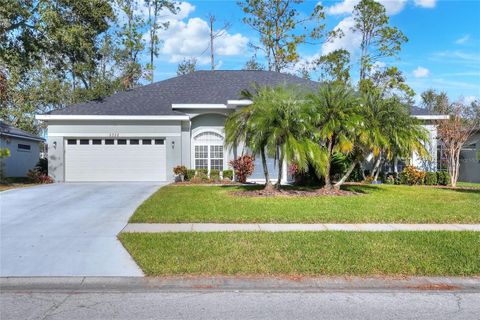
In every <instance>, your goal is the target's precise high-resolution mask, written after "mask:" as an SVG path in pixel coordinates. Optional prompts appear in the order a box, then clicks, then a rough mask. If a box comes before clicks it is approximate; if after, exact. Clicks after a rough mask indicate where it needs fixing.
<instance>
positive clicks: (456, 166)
mask: <svg viewBox="0 0 480 320" xmlns="http://www.w3.org/2000/svg"><path fill="white" fill-rule="evenodd" d="M460 150H461V149H460V148H459V149H458V150H456V151H455V158H454V166H453V170H452V171H453V174H452V176H451V177H450V180H451V184H452V187H456V186H457V181H458V175H459V171H460Z"/></svg>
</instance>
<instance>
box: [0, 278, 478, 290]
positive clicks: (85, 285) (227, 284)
mask: <svg viewBox="0 0 480 320" xmlns="http://www.w3.org/2000/svg"><path fill="white" fill-rule="evenodd" d="M12 291H13V292H19V291H21V292H25V291H27V292H50V291H51V292H150V291H408V292H412V291H419V292H420V291H454V292H458V291H461V292H480V277H404V278H399V277H397V278H395V277H227V276H216V277H193V276H192V277H157V278H149V277H146V278H138V277H32V278H16V277H6V278H0V292H12Z"/></svg>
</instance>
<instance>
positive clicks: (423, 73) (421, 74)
mask: <svg viewBox="0 0 480 320" xmlns="http://www.w3.org/2000/svg"><path fill="white" fill-rule="evenodd" d="M429 75H430V70H428V69H427V68H424V67H418V68H417V69H415V70H413V76H414V77H415V78H426V77H428V76H429Z"/></svg>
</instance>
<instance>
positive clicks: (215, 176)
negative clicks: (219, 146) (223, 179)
mask: <svg viewBox="0 0 480 320" xmlns="http://www.w3.org/2000/svg"><path fill="white" fill-rule="evenodd" d="M210 179H211V180H213V181H220V170H215V169H212V170H210Z"/></svg>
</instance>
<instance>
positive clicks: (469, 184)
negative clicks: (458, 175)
mask: <svg viewBox="0 0 480 320" xmlns="http://www.w3.org/2000/svg"><path fill="white" fill-rule="evenodd" d="M457 187H469V188H480V183H476V182H461V181H459V182H457Z"/></svg>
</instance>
